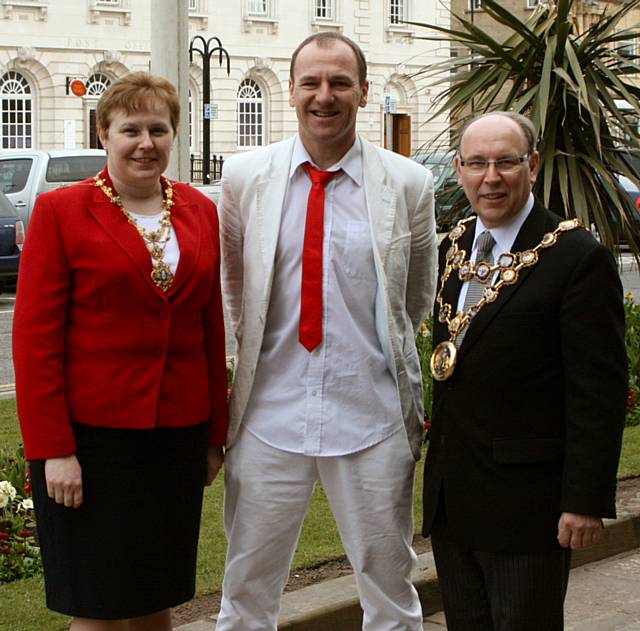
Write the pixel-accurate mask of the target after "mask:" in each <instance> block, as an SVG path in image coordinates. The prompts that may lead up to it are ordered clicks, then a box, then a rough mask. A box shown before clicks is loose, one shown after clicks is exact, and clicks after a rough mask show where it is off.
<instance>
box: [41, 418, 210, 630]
mask: <svg viewBox="0 0 640 631" xmlns="http://www.w3.org/2000/svg"><path fill="white" fill-rule="evenodd" d="M74 433H75V436H76V441H77V456H78V460H79V462H80V465H81V467H82V486H83V496H84V501H83V504H82V506H81V507H80V508H78V509H74V508H65V507H64V506H62V505H60V504H56V503H55V502H54V501H53V500H52V499H50V498H49V497H48V496H47V489H46V483H45V477H44V461H43V460H36V461H33V462H31V477H32V486H33V499H34V504H35V510H36V520H37V527H38V537H39V540H40V547H41V552H42V560H43V565H44V572H45V589H46V598H47V607H49V609H52V610H54V611H58V612H60V613H64V614H67V615H70V616H75V617H83V618H96V619H103V620H115V619H120V618H134V617H137V616H143V615H147V614H150V613H154V612H156V611H161V610H163V609H167V608H169V607H174V606H176V605H178V604H180V603H183V602H185V601H187V600H190V599H191V598H193V595H194V593H195V572H196V556H197V547H198V533H199V530H200V514H201V509H202V495H203V490H204V483H205V480H206V466H207V464H206V457H207V433H208V425H207V424H203V425H198V426H195V427H188V428H162V429H152V430H127V429H109V428H101V427H100V428H98V427H90V426H88V425H80V424H74Z"/></svg>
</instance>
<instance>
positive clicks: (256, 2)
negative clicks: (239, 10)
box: [247, 0, 271, 18]
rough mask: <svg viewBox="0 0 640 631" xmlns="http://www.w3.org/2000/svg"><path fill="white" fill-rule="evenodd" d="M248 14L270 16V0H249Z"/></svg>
mask: <svg viewBox="0 0 640 631" xmlns="http://www.w3.org/2000/svg"><path fill="white" fill-rule="evenodd" d="M247 15H250V16H258V17H265V18H266V17H269V16H270V15H271V2H270V0H247Z"/></svg>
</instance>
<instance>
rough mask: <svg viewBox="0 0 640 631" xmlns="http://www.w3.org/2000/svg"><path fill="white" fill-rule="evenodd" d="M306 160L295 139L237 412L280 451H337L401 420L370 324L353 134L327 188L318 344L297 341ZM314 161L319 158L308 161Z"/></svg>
mask: <svg viewBox="0 0 640 631" xmlns="http://www.w3.org/2000/svg"><path fill="white" fill-rule="evenodd" d="M305 162H312V160H311V159H310V157H309V155H308V153H307V151H306V150H305V148H304V145H303V144H302V142H301V140H300V138H299V137H298V138H296V141H295V145H294V149H293V155H292V159H291V169H290V172H289V185H288V188H287V194H286V197H285V201H284V207H283V211H282V219H281V224H280V232H279V237H278V245H277V248H276V255H275V256H276V258H275V265H274V278H273V286H272V289H271V301H270V304H269V310H268V314H267V321H266V324H265V331H264V339H263V343H262V348H261V350H260V356H259V359H258V365H257V367H256V374H255V379H254V384H253V389H252V391H251V395H250V397H249V402H248V405H247V410H246V412H245V416H244V419H243V422H244V425H245V427H246V428H247V429H248V430H249V431H250V432H251V433H252V434H254V435H255V436H256V437H257V438H259V439H260V440H262V441H263V442H265V443H267V444H269V445H271V446H273V447H276V448H278V449H282V450H284V451H289V452H294V453H302V454H306V455H312V456H338V455H344V454H348V453H354V452H356V451H360V450H362V449H365V448H367V447H370V446H372V445H375V444H376V443H378V442H380V441H382V440H384V439H385V438H388V437H389V436H391V435H392V434H393V433H394V432H396V431H398V430H399V429H401V428H402V426H403V425H402V412H401V408H400V397H399V395H398V391H397V388H396V384H395V380H394V378H393V376H392V375H391V373H390V372H389V369H388V368H387V363H386V361H385V358H384V355H383V352H382V348H381V346H380V342H379V339H378V336H377V334H376V327H375V297H376V289H377V278H376V272H375V266H374V260H373V250H372V242H371V229H370V226H369V218H368V213H367V204H366V199H365V191H364V186H363V183H364V182H363V173H362V147H361V143H360V140H359V139H356V142H355V143H354V145H353V146H352V147H351V149H350V150H349V151H348V152H347V153H346V154H345V156H344V157H343V158H342V159H341V160H340V161H339V162H338V163H337V164H335V165H334V166H332V167H330V168H329V169H328V170H329V171H337V170H339V169H342V171H343V173H342V174H340V175H337V176H336V177H334V178H333V179H332V180H331V182H330V183H329V184H327V186H326V188H325V214H324V242H323V252H324V256H323V268H324V272H323V332H322V343H321V344H320V346H318V347H317V348H316V349H315V350H314V351H313V352H311V353H309V351H307V349H306V348H305V347H304V346H302V344H300V342H299V339H298V334H299V323H300V284H301V279H302V276H301V274H302V248H303V241H304V229H305V220H306V213H307V200H308V196H309V191H310V190H311V179H310V178H309V175H308V174H307V172H306V169H305V167H304V163H305ZM314 166H315V165H314Z"/></svg>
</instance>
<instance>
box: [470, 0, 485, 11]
mask: <svg viewBox="0 0 640 631" xmlns="http://www.w3.org/2000/svg"><path fill="white" fill-rule="evenodd" d="M469 11H482V0H469Z"/></svg>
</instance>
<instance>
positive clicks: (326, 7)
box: [314, 0, 336, 20]
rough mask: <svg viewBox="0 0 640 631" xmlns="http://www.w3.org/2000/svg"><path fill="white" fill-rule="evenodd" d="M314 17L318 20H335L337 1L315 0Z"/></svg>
mask: <svg viewBox="0 0 640 631" xmlns="http://www.w3.org/2000/svg"><path fill="white" fill-rule="evenodd" d="M314 16H315V18H316V19H317V20H335V19H336V10H335V0H315V1H314Z"/></svg>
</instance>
